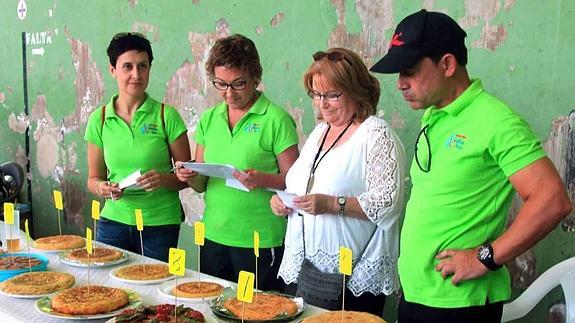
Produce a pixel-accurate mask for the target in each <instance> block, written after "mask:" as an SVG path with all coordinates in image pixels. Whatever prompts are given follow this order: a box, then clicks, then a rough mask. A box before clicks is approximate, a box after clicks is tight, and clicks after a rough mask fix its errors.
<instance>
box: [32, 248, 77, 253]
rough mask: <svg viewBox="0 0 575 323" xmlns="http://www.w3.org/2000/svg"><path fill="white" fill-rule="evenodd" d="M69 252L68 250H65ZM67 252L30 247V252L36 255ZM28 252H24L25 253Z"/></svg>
mask: <svg viewBox="0 0 575 323" xmlns="http://www.w3.org/2000/svg"><path fill="white" fill-rule="evenodd" d="M67 250H69V249H67ZM67 250H62V249H58V250H44V249H36V248H34V247H30V252H36V253H49V254H56V253H60V252H63V251H67ZM27 251H28V250H26V252H27Z"/></svg>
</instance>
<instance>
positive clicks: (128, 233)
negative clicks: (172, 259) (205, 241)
mask: <svg viewBox="0 0 575 323" xmlns="http://www.w3.org/2000/svg"><path fill="white" fill-rule="evenodd" d="M179 235H180V226H179V225H175V224H170V225H160V226H145V227H144V231H142V240H143V242H144V256H146V257H151V258H155V259H158V260H160V261H163V262H168V256H169V250H170V248H177V247H178V237H179ZM96 240H97V241H100V242H103V243H105V244H109V245H111V246H114V247H117V248H121V249H124V250H128V251H132V252H134V253H137V254H142V247H141V245H140V232H139V231H138V229H137V228H136V226H132V225H127V224H123V223H119V222H116V221H112V220H108V219H105V218H101V219H100V221H98V231H97V233H96Z"/></svg>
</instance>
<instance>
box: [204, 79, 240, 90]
mask: <svg viewBox="0 0 575 323" xmlns="http://www.w3.org/2000/svg"><path fill="white" fill-rule="evenodd" d="M247 83H248V81H233V82H232V83H226V82H222V81H212V84H213V85H214V87H215V88H216V89H218V90H220V91H226V90H227V89H228V88H230V87H231V88H232V90H243V89H245V88H246V84H247Z"/></svg>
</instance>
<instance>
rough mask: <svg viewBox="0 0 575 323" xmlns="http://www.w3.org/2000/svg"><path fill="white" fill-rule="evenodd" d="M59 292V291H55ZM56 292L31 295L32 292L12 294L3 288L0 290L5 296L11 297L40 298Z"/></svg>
mask: <svg viewBox="0 0 575 323" xmlns="http://www.w3.org/2000/svg"><path fill="white" fill-rule="evenodd" d="M54 293H57V292H54ZM54 293H48V294H39V295H30V294H10V293H6V292H5V291H3V290H0V294H2V295H4V296H9V297H14V298H40V297H44V296H48V295H51V294H54Z"/></svg>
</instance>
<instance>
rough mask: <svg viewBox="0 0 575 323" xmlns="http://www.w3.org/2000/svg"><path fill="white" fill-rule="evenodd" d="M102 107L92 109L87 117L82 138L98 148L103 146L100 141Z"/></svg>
mask: <svg viewBox="0 0 575 323" xmlns="http://www.w3.org/2000/svg"><path fill="white" fill-rule="evenodd" d="M103 126H104V124H103V123H102V107H100V108H98V109H96V110H94V111H93V112H92V113H91V114H90V117H89V118H88V123H87V125H86V132H85V133H84V140H86V141H87V142H89V143H91V144H94V145H96V146H98V147H100V148H103V147H104V144H103V143H102V127H103Z"/></svg>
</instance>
